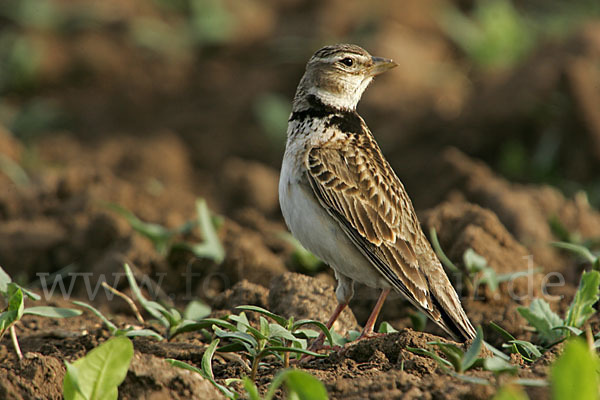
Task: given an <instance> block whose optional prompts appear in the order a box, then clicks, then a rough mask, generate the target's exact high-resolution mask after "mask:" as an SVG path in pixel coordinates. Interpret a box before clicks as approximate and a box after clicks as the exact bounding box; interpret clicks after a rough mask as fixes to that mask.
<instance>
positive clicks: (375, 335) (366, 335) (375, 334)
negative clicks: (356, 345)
mask: <svg viewBox="0 0 600 400" xmlns="http://www.w3.org/2000/svg"><path fill="white" fill-rule="evenodd" d="M385 335H386V334H385V333H380V332H373V331H370V332H363V333H361V334H360V336H359V337H358V339H356V340H357V341H359V340H363V339H373V338H378V337H381V336H385Z"/></svg>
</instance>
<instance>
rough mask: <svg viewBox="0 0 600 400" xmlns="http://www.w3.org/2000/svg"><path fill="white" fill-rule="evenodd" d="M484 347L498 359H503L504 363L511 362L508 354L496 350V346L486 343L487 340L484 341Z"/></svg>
mask: <svg viewBox="0 0 600 400" xmlns="http://www.w3.org/2000/svg"><path fill="white" fill-rule="evenodd" d="M483 345H484V346H485V347H486V348H487V349H488V350H489V351H491V352H492V354H493V355H494V356H496V357H500V358H501V359H503V360H504V361H510V357H509V356H507V355H506V354H504V353H503V352H502V351H500V350H498V349H497V348H495V347H494V346H492V345H491V344H489V343H488V342H486V341H485V340H484V341H483Z"/></svg>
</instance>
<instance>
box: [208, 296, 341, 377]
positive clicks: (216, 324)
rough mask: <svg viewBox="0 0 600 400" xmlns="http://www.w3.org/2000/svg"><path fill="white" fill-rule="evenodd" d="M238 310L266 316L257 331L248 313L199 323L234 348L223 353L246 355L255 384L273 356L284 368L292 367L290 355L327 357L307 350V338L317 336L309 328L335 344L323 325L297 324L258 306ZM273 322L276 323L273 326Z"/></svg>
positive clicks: (315, 322) (223, 348)
mask: <svg viewBox="0 0 600 400" xmlns="http://www.w3.org/2000/svg"><path fill="white" fill-rule="evenodd" d="M237 308H238V309H240V310H244V311H253V312H258V313H260V314H262V315H261V316H260V318H259V321H260V327H259V328H258V329H257V328H254V327H253V326H252V325H251V324H250V322H249V321H248V318H247V317H246V314H245V313H244V312H242V313H240V315H230V316H228V317H226V318H225V319H216V318H206V319H204V320H201V321H198V324H199V325H200V326H202V327H212V330H213V331H214V333H215V335H217V336H218V337H219V338H221V339H227V340H229V341H230V344H227V345H225V346H222V347H221V348H220V349H219V351H220V352H231V351H235V352H242V354H244V355H245V356H246V357H247V358H248V359H249V360H250V362H251V372H250V379H251V380H253V381H254V380H255V378H256V373H257V372H258V367H259V365H260V362H261V361H262V360H263V359H264V358H265V357H267V356H269V355H271V356H275V357H276V358H277V359H279V360H280V361H281V362H282V364H283V366H284V368H287V366H288V365H289V357H290V354H295V355H296V358H299V355H300V354H307V355H310V356H313V357H323V355H321V354H319V353H315V352H312V351H310V350H307V340H306V338H307V337H312V336H313V335H314V336H316V333H315V332H314V331H313V330H309V329H306V328H305V327H306V326H308V325H314V326H316V327H318V328H319V329H320V330H321V331H322V332H323V333H324V334H325V336H326V338H327V340H328V341H329V343H330V344H333V339H332V336H331V333H330V332H329V329H327V327H326V326H325V325H324V324H323V323H321V322H319V321H314V320H300V321H294V319H293V318H289V319H286V318H283V317H281V316H279V315H276V314H273V313H271V312H270V311H268V310H265V309H263V308H261V307H256V306H239V307H237ZM267 318H268V319H267ZM269 320H272V321H273V322H269Z"/></svg>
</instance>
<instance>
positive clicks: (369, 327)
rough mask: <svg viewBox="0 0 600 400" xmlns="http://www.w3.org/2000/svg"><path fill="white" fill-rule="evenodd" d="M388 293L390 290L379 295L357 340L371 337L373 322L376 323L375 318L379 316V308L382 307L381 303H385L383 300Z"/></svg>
mask: <svg viewBox="0 0 600 400" xmlns="http://www.w3.org/2000/svg"><path fill="white" fill-rule="evenodd" d="M389 293H390V289H385V290H383V291H382V292H381V294H380V295H379V299H377V304H375V308H373V311H372V312H371V315H370V316H369V319H368V320H367V323H366V324H365V327H364V329H363V331H362V333H361V334H360V337H359V339H363V338H368V337H370V336H373V327H374V326H375V322H376V321H377V317H378V316H379V312H380V311H381V307H382V306H383V303H384V302H385V298H386V297H387V295H388V294H389Z"/></svg>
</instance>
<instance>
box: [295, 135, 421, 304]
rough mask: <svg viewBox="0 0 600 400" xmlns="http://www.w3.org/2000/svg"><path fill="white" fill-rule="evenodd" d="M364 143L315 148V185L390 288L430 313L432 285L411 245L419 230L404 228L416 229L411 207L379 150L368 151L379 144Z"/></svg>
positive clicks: (310, 160)
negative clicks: (414, 235)
mask: <svg viewBox="0 0 600 400" xmlns="http://www.w3.org/2000/svg"><path fill="white" fill-rule="evenodd" d="M360 138H361V136H358V137H357V136H349V137H348V138H347V139H348V140H346V141H341V140H338V141H335V142H328V143H327V144H326V145H323V146H320V147H314V148H312V149H311V150H310V151H309V152H308V153H307V161H306V167H307V171H308V178H309V182H310V185H311V187H312V189H313V191H314V193H315V194H316V196H317V198H318V199H319V201H320V202H321V203H322V205H323V206H325V207H326V208H327V209H328V210H329V212H330V214H331V215H333V216H334V217H335V218H336V219H337V220H338V222H340V223H341V225H342V226H343V227H344V228H345V231H346V233H347V234H348V235H349V236H350V238H351V239H352V240H353V242H354V243H355V244H356V245H357V247H359V249H361V251H362V252H363V254H365V255H366V256H367V258H368V259H370V260H371V262H372V263H373V265H374V266H375V267H376V268H377V269H378V270H379V272H380V273H381V274H382V275H383V276H385V277H386V278H387V279H388V281H389V282H390V284H392V285H393V286H394V287H395V288H396V289H397V290H398V291H401V292H402V293H404V294H405V295H406V297H407V298H408V299H409V300H411V302H413V303H415V305H417V306H418V307H419V308H422V309H424V310H425V311H428V312H431V311H432V302H431V300H430V298H429V296H430V294H429V290H428V284H427V282H426V279H425V278H424V277H423V272H422V271H421V270H420V268H419V263H418V260H417V256H416V253H415V250H414V249H413V247H412V245H411V242H413V241H414V237H413V235H412V232H415V231H416V229H414V227H413V229H406V228H405V227H404V226H403V225H404V224H413V225H414V224H416V223H417V221H416V218H414V211H413V210H412V205H411V204H410V202H409V201H407V199H406V195H405V194H404V193H403V188H402V184H401V183H400V181H399V180H398V178H397V177H396V176H395V174H394V173H393V171H391V168H390V167H389V165H388V164H387V162H386V161H385V160H384V159H383V157H382V156H381V154H380V153H379V152H378V148H375V150H377V151H376V153H375V154H374V153H372V152H369V151H368V150H367V149H372V146H373V145H375V146H376V144H375V143H374V142H372V143H360V141H361V139H360ZM352 141H354V142H352ZM407 218H408V219H407Z"/></svg>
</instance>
